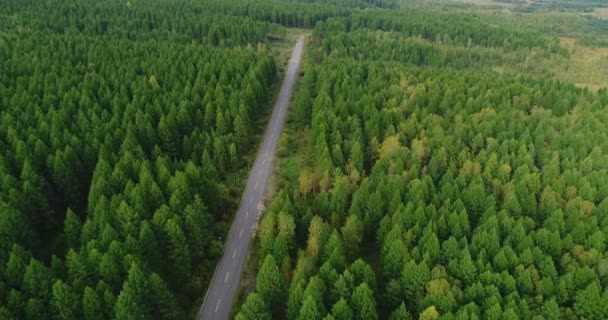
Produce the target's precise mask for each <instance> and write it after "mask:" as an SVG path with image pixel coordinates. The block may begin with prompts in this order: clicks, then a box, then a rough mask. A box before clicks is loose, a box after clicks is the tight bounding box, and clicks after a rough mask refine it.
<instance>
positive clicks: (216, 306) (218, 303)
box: [215, 299, 222, 312]
mask: <svg viewBox="0 0 608 320" xmlns="http://www.w3.org/2000/svg"><path fill="white" fill-rule="evenodd" d="M220 302H222V299H217V304H216V305H215V312H217V308H219V307H220Z"/></svg>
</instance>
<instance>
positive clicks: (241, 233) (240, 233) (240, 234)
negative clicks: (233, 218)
mask: <svg viewBox="0 0 608 320" xmlns="http://www.w3.org/2000/svg"><path fill="white" fill-rule="evenodd" d="M242 235H243V229H241V232H239V238H240V237H241V236H242Z"/></svg>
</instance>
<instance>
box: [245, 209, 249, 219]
mask: <svg viewBox="0 0 608 320" xmlns="http://www.w3.org/2000/svg"><path fill="white" fill-rule="evenodd" d="M247 217H249V211H247V212H245V219H247Z"/></svg>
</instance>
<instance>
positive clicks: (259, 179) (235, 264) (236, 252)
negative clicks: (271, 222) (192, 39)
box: [198, 36, 304, 320]
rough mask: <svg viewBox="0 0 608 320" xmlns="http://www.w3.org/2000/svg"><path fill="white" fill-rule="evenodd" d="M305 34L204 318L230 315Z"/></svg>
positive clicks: (212, 319) (204, 307) (207, 297)
mask: <svg viewBox="0 0 608 320" xmlns="http://www.w3.org/2000/svg"><path fill="white" fill-rule="evenodd" d="M303 47H304V37H303V36H300V37H299V38H298V40H297V42H296V46H295V48H294V50H293V53H292V55H291V60H290V61H289V67H288V69H287V73H286V74H285V80H283V85H282V86H281V92H280V93H279V97H278V99H277V102H276V104H275V105H274V109H273V111H272V115H271V117H270V123H269V124H268V127H267V128H266V132H265V133H264V141H263V144H262V145H261V146H260V149H259V150H258V154H257V156H256V159H255V162H254V164H253V168H252V169H251V171H250V172H249V178H248V179H247V185H246V186H245V191H244V192H243V197H242V198H241V204H240V206H239V209H238V211H237V213H236V216H235V218H234V222H232V227H230V233H229V234H228V240H227V241H226V243H225V245H224V254H223V256H222V258H221V260H220V262H219V264H218V265H217V267H216V269H215V273H214V274H213V278H212V279H211V283H210V284H209V288H207V293H206V295H205V300H204V301H203V305H202V307H201V310H200V312H199V315H198V319H203V320H225V319H228V317H230V312H231V309H232V303H233V301H234V297H235V294H236V290H237V288H238V286H239V281H240V279H241V272H242V271H243V265H244V264H245V257H246V256H247V251H248V249H249V243H250V242H251V237H252V235H253V232H254V230H255V228H256V225H257V222H258V217H259V216H260V214H261V207H262V197H263V194H264V189H265V186H266V181H267V180H268V175H269V174H270V171H271V168H272V160H273V159H274V154H275V151H276V148H277V144H278V141H279V136H280V134H281V129H282V128H283V123H284V122H285V115H286V114H287V107H288V105H289V99H290V97H291V93H292V91H293V86H294V84H295V82H296V79H297V77H298V69H299V66H300V60H301V58H302V51H303Z"/></svg>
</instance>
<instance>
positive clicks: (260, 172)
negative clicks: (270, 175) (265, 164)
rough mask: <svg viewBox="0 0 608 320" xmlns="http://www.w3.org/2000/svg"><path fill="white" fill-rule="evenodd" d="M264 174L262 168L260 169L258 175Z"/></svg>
mask: <svg viewBox="0 0 608 320" xmlns="http://www.w3.org/2000/svg"><path fill="white" fill-rule="evenodd" d="M261 176H262V169H260V170H258V177H261Z"/></svg>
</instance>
